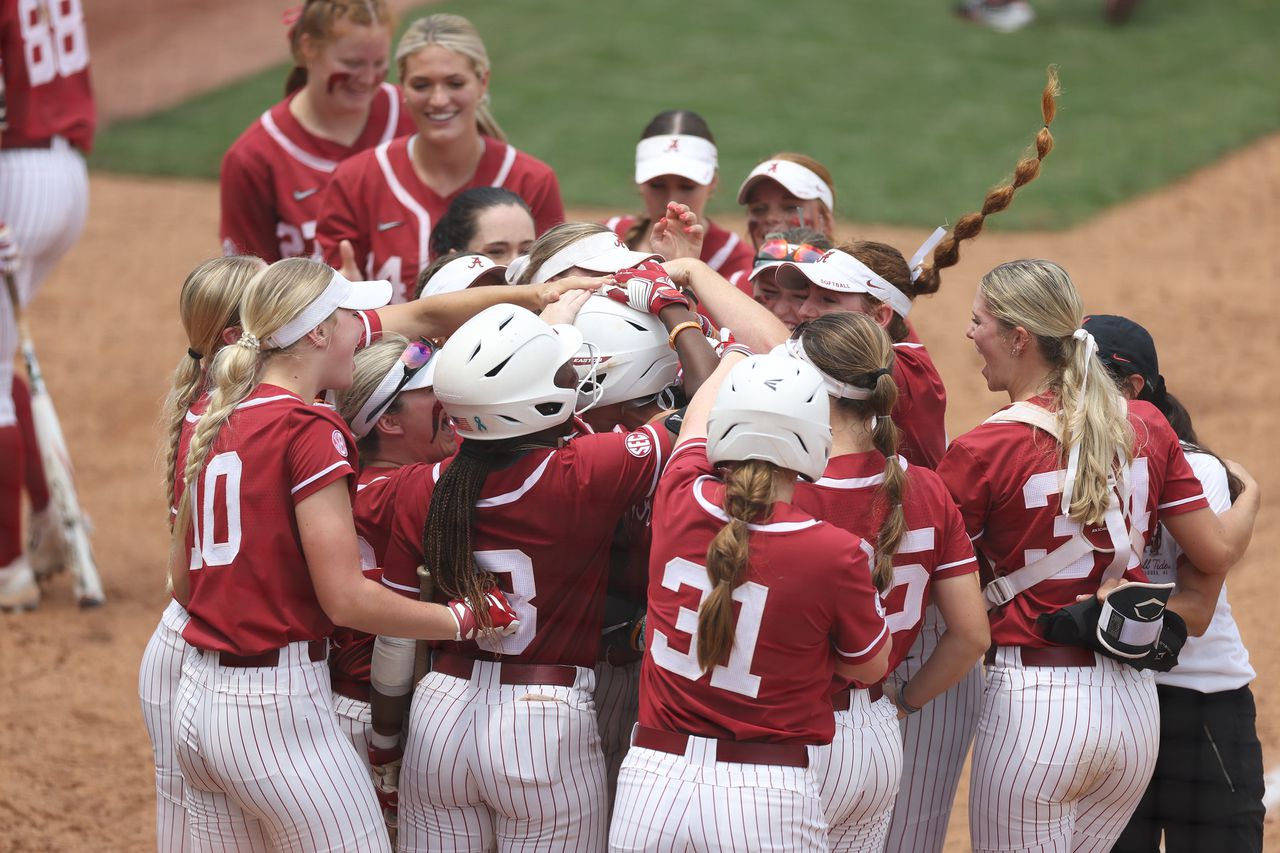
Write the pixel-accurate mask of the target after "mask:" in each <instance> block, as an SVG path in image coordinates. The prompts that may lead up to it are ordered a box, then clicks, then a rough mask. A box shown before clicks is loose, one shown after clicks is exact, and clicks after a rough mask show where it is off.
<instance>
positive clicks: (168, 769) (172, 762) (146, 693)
mask: <svg viewBox="0 0 1280 853" xmlns="http://www.w3.org/2000/svg"><path fill="white" fill-rule="evenodd" d="M190 619H191V617H190V616H188V615H187V611H186V609H185V608H183V606H182V605H181V604H179V603H178V602H177V601H176V600H173V599H170V600H169V606H168V607H166V608H165V609H164V613H163V614H162V615H161V616H160V623H159V624H158V625H156V630H155V631H154V632H153V633H152V634H151V639H150V640H149V641H147V648H146V651H144V652H143V653H142V666H141V667H140V668H139V670H138V699H139V700H140V701H141V703H142V722H143V723H145V724H146V727H147V736H148V737H149V738H151V753H152V756H153V757H154V759H155V765H156V849H157V850H159V851H161V853H187V851H188V850H190V849H191V843H190V839H189V838H188V837H187V809H186V806H185V805H184V804H183V784H182V771H181V770H179V769H178V760H177V758H175V757H174V754H173V701H174V698H175V697H176V696H177V693H178V679H179V678H181V676H182V660H183V658H184V657H185V656H186V653H187V649H188V648H190V647H189V646H188V645H187V641H186V640H184V639H182V629H183V628H185V627H186V625H187V622H188V621H190Z"/></svg>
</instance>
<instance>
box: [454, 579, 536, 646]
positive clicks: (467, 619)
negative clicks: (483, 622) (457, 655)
mask: <svg viewBox="0 0 1280 853" xmlns="http://www.w3.org/2000/svg"><path fill="white" fill-rule="evenodd" d="M484 600H485V604H486V605H488V607H489V621H490V622H491V623H493V632H494V633H495V634H497V635H498V636H499V637H510V636H511V635H512V634H514V633H515V632H516V631H517V630H518V629H519V628H520V617H519V615H517V614H516V611H515V609H514V608H512V606H511V604H510V603H509V602H508V601H507V597H506V596H505V595H503V594H502V590H500V589H498V588H497V587H492V588H490V590H489V591H488V592H487V593H485V596H484ZM449 610H451V611H452V612H453V618H454V619H455V620H457V622H458V634H457V636H456V637H454V640H455V641H456V642H459V643H461V642H463V641H466V640H474V639H475V638H476V632H477V630H478V629H479V624H480V623H479V622H478V621H477V619H476V614H475V611H474V610H472V609H471V605H469V604H467V602H466V601H464V600H463V599H461V598H455V599H454V600H453V601H450V602H449Z"/></svg>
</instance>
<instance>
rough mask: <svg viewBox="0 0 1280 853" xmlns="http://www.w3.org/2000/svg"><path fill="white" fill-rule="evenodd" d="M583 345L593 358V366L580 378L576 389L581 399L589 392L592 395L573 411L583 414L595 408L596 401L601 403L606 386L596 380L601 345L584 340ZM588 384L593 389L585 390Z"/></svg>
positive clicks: (576, 413)
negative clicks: (584, 403) (588, 400)
mask: <svg viewBox="0 0 1280 853" xmlns="http://www.w3.org/2000/svg"><path fill="white" fill-rule="evenodd" d="M582 346H583V348H584V349H586V351H587V356H588V357H589V358H590V359H591V367H590V368H589V369H588V370H587V375H586V376H584V377H582V378H581V379H579V380H578V385H577V387H576V389H575V390H576V391H577V392H578V397H579V399H581V398H582V396H583V395H584V394H589V395H590V396H591V402H589V403H587V404H586V405H585V406H579V407H578V408H576V409H574V410H573V413H574V414H575V415H581V414H582V413H583V412H586V411H590V410H591V409H593V408H595V405H596V403H599V402H600V398H601V397H602V396H604V386H602V385H601V384H600V383H599V382H597V381H596V368H597V366H598V365H599V364H600V347H598V346H596V345H595V344H593V343H591V342H590V341H586V342H584V343H583V344H582ZM580 351H581V350H580ZM587 385H590V386H591V390H590V391H583V390H582V389H583V388H585V387H586V386H587Z"/></svg>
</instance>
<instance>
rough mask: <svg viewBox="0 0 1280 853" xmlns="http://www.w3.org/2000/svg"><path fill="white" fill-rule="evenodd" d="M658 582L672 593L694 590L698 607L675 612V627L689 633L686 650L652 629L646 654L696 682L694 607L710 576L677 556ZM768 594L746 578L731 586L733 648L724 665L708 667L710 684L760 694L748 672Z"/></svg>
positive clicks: (755, 679) (705, 593)
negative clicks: (687, 588)
mask: <svg viewBox="0 0 1280 853" xmlns="http://www.w3.org/2000/svg"><path fill="white" fill-rule="evenodd" d="M662 585H663V586H664V587H666V588H667V589H669V590H671V591H672V592H678V591H679V589H680V587H682V586H691V587H693V588H694V589H696V590H698V593H699V595H698V607H697V609H694V610H689V609H688V608H686V607H681V608H680V609H679V611H677V613H676V629H677V630H679V631H683V632H684V633H686V634H688V635H689V651H687V652H680V651H676V650H675V649H673V648H671V645H670V643H669V642H668V640H667V635H666V634H664V633H662V632H661V631H659V630H657V629H655V630H654V632H653V644H652V646H651V648H650V654H652V655H653V662H654V663H656V664H657V665H658V666H660V667H662V668H663V669H665V670H667V671H668V672H674V673H675V674H676V675H682V676H684V677H685V678H687V679H689V680H690V681H697V680H698V679H699V678H701V677H702V668H701V667H700V666H698V610H700V609H701V608H702V602H704V601H706V600H707V596H708V595H710V594H711V579H710V578H709V577H707V570H706V569H705V568H703V567H702V566H699V565H698V564H697V563H692V562H690V561H688V560H685V559H683V558H680V557H677V558H675V559H674V560H672V561H671V562H669V563H667V565H666V568H664V569H663V571H662ZM768 597H769V588H768V587H767V586H761V585H760V584H758V583H755V582H754V581H747V582H746V583H744V584H741V585H740V586H738V587H737V588H736V589H734V591H733V600H734V601H735V602H736V603H737V604H738V605H739V607H738V618H737V621H736V622H735V623H734V626H733V651H731V652H730V653H729V664H728V666H724V665H721V664H716V666H715V667H714V668H713V669H712V670H711V686H712V687H717V688H719V689H721V690H728V691H729V692H731V693H739V694H741V695H743V696H750V697H751V698H752V699H755V698H756V697H757V695H758V694H759V693H760V676H758V675H752V674H751V660H752V658H754V657H755V654H756V641H757V640H758V639H759V638H760V622H761V620H763V619H764V602H765V599H766V598H768Z"/></svg>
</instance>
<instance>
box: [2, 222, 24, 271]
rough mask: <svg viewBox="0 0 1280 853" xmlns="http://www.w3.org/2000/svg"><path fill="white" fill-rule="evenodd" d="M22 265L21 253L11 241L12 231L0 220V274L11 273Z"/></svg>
mask: <svg viewBox="0 0 1280 853" xmlns="http://www.w3.org/2000/svg"><path fill="white" fill-rule="evenodd" d="M21 265H22V253H21V252H19V251H18V246H17V244H15V243H14V242H13V232H12V231H10V230H9V226H8V225H5V224H4V223H3V222H0V275H13V274H14V273H16V272H17V271H18V267H20V266H21Z"/></svg>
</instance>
